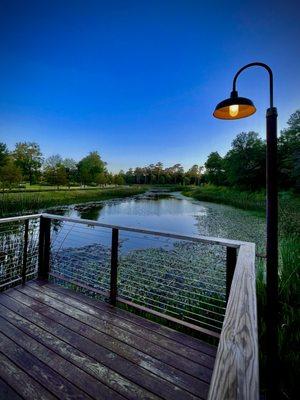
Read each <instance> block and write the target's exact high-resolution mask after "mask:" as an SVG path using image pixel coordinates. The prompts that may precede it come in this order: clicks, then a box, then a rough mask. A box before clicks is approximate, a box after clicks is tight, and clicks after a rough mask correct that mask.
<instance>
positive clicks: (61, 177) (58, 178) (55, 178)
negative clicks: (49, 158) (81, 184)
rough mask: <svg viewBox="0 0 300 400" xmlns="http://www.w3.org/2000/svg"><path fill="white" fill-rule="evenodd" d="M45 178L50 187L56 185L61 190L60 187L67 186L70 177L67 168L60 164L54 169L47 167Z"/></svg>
mask: <svg viewBox="0 0 300 400" xmlns="http://www.w3.org/2000/svg"><path fill="white" fill-rule="evenodd" d="M44 178H45V180H46V182H48V183H49V184H50V185H56V186H57V188H58V189H59V187H60V186H63V185H67V183H68V177H67V171H66V168H65V167H64V166H63V165H61V164H58V165H56V166H54V167H50V166H49V167H46V168H45V171H44Z"/></svg>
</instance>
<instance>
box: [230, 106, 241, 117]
mask: <svg viewBox="0 0 300 400" xmlns="http://www.w3.org/2000/svg"><path fill="white" fill-rule="evenodd" d="M238 113H239V105H238V104H233V105H232V106H229V114H230V116H231V117H236V116H237V115H238Z"/></svg>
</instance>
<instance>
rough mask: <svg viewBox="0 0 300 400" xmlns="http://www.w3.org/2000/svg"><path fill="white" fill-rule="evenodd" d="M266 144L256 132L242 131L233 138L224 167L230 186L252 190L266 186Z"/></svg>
mask: <svg viewBox="0 0 300 400" xmlns="http://www.w3.org/2000/svg"><path fill="white" fill-rule="evenodd" d="M265 164H266V146H265V143H264V141H263V140H262V139H260V138H259V137H258V133H256V132H248V133H246V132H242V133H240V134H239V135H237V137H236V138H235V139H234V140H233V142H232V145H231V149H230V150H229V151H228V153H227V154H226V156H225V159H224V167H225V175H226V179H227V182H228V184H229V185H230V186H237V187H240V188H247V189H251V190H253V189H254V190H255V189H259V188H261V187H264V186H265V175H266V172H265Z"/></svg>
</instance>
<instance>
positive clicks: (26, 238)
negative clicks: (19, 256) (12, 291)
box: [22, 219, 29, 285]
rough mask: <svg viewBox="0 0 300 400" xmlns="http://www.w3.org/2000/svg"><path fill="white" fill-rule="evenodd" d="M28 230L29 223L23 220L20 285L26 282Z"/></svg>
mask: <svg viewBox="0 0 300 400" xmlns="http://www.w3.org/2000/svg"><path fill="white" fill-rule="evenodd" d="M28 230H29V221H28V219H26V220H25V224H24V247H23V266H22V285H25V282H26V269H27V253H28Z"/></svg>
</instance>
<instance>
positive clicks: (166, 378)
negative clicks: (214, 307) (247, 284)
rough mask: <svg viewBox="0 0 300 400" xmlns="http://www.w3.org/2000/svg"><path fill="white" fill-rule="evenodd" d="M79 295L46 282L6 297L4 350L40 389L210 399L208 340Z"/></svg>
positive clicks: (1, 327)
mask: <svg viewBox="0 0 300 400" xmlns="http://www.w3.org/2000/svg"><path fill="white" fill-rule="evenodd" d="M56 289H57V290H56ZM71 294H72V295H71ZM73 295H74V296H73ZM76 295H77V293H75V292H73V291H71V290H68V289H64V290H62V291H61V288H58V287H57V286H56V285H53V284H48V283H45V282H44V283H43V284H42V283H41V282H37V283H34V282H32V283H29V284H26V285H25V286H19V287H17V288H13V289H9V290H7V291H6V292H5V293H2V294H1V295H0V354H1V351H2V353H3V356H5V357H8V359H9V360H8V361H9V362H12V364H13V366H14V368H16V369H17V371H23V372H24V375H25V376H24V380H26V379H27V378H28V381H29V384H30V383H32V385H33V389H34V387H37V388H39V387H40V385H42V387H43V388H44V389H46V396H44V397H41V398H43V399H44V398H48V397H47V396H48V395H49V398H50V399H51V398H52V396H53V395H54V396H55V398H57V397H58V398H66V399H68V398H71V396H72V397H73V398H74V399H75V398H76V399H77V398H78V399H80V398H94V399H97V400H98V399H100V398H101V399H107V400H108V399H109V400H110V399H120V400H121V398H127V399H130V400H131V399H133V400H140V399H145V400H146V399H147V400H158V399H165V400H182V399H185V400H197V399H203V400H205V399H206V398H207V395H208V390H209V384H210V379H211V375H212V368H213V363H214V359H215V358H214V354H215V350H214V349H213V347H212V346H208V348H207V349H206V352H202V351H201V350H202V349H205V343H203V342H201V341H199V340H197V339H193V338H192V337H188V336H186V337H185V335H184V334H182V333H181V334H178V336H177V332H173V331H172V330H171V329H168V328H165V329H164V327H160V329H159V330H157V331H156V327H157V326H159V325H158V324H155V323H150V321H146V320H144V319H143V318H140V317H137V316H134V317H135V318H134V319H133V321H131V319H130V317H131V316H133V314H131V313H128V312H124V311H123V310H120V309H119V310H118V312H117V314H115V313H114V312H113V310H115V308H114V307H112V306H111V305H109V304H106V303H101V302H99V301H92V300H91V299H88V298H86V301H83V300H82V297H81V295H80V296H78V297H77V296H76ZM90 301H91V302H90ZM96 304H97V305H98V307H96V306H95V305H96ZM100 304H101V305H100ZM123 313H124V315H123ZM144 322H145V326H144V325H143V323H144ZM148 322H149V325H148ZM193 340H195V343H193ZM185 342H186V343H187V344H186V345H185ZM25 366H27V367H28V368H27V369H26V367H25ZM39 371H42V374H39ZM6 374H7V368H6V370H5V372H3V374H2V371H1V369H0V379H2V380H3V382H4V383H3V385H2V386H3V388H4V389H3V391H4V390H9V388H11V387H12V388H13V389H15V386H14V385H16V386H18V385H17V384H16V383H15V382H14V374H12V373H11V374H9V376H7V375H6ZM9 379H11V380H10V381H9ZM0 384H1V381H0ZM60 387H61V388H62V389H61V391H60ZM0 389H1V385H0ZM18 390H20V391H21V390H22V387H20V388H19V389H18ZM20 391H17V390H16V392H17V395H16V396H18V395H20V396H21V398H25V399H28V400H29V399H30V400H31V398H32V399H35V398H39V397H37V396H36V394H35V392H34V391H33V390H32V392H33V395H31V394H32V393H30V395H29V393H28V394H27V393H23V392H20ZM42 393H43V390H42ZM17 398H18V397H17Z"/></svg>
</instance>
